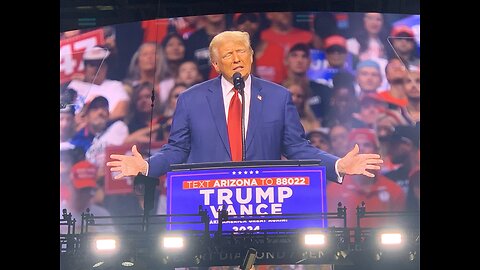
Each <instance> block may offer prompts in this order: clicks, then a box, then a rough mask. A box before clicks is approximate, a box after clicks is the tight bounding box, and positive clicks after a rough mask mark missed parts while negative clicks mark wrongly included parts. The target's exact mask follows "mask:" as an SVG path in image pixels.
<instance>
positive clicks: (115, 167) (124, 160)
mask: <svg viewBox="0 0 480 270" xmlns="http://www.w3.org/2000/svg"><path fill="white" fill-rule="evenodd" d="M132 153H133V156H128V155H116V154H113V155H110V158H112V159H115V160H117V161H110V162H107V166H109V167H111V168H110V171H112V172H120V173H119V174H118V175H116V176H115V177H114V178H115V179H120V178H122V177H125V176H135V175H137V174H138V173H139V172H141V173H144V174H145V173H146V171H147V162H146V161H145V160H144V159H143V157H142V155H141V154H140V153H139V152H138V150H137V146H136V145H134V146H132Z"/></svg>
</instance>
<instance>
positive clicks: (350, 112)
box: [59, 11, 420, 230]
mask: <svg viewBox="0 0 480 270" xmlns="http://www.w3.org/2000/svg"><path fill="white" fill-rule="evenodd" d="M225 30H240V31H244V32H248V33H249V35H250V41H251V47H252V49H253V51H254V60H253V67H252V76H256V77H258V78H262V79H265V80H268V81H271V82H274V83H276V84H279V85H282V86H284V87H285V88H286V89H288V91H290V93H291V98H292V101H293V104H294V105H295V106H296V108H297V111H298V114H299V117H300V120H301V124H302V125H303V128H304V130H305V137H306V139H308V140H309V141H310V143H311V144H312V145H314V146H315V147H318V148H320V149H322V150H324V151H326V152H328V153H331V154H333V155H336V156H338V157H343V156H345V155H346V153H348V152H349V151H350V150H351V149H352V148H353V146H354V145H355V144H358V146H359V149H360V153H380V155H381V157H382V159H383V160H384V163H383V164H382V167H381V170H380V171H379V172H378V173H377V174H376V176H375V177H374V178H368V177H364V176H361V175H347V176H345V177H344V181H343V183H342V184H338V183H335V182H330V181H327V187H326V197H327V199H326V202H327V209H328V211H329V212H336V211H337V207H338V206H339V203H341V206H342V207H343V206H345V207H347V216H348V219H347V220H348V224H347V225H348V227H355V226H356V225H357V224H356V218H355V216H356V207H357V206H359V205H361V204H362V203H364V205H365V207H366V210H367V211H407V210H412V211H417V210H419V205H420V144H419V142H420V139H419V128H420V15H410V14H382V13H348V12H316V11H312V12H253V13H235V14H213V15H201V16H188V17H174V18H161V19H155V20H146V21H138V22H131V23H124V24H115V25H108V26H102V27H95V28H89V29H78V30H71V31H66V32H62V33H60V82H59V84H60V87H59V88H60V211H61V212H62V209H67V211H68V212H70V213H72V215H73V217H75V218H76V219H77V224H79V223H80V222H79V221H80V220H81V213H82V212H84V211H85V210H86V209H87V208H89V210H90V212H91V213H93V214H94V215H95V216H119V215H142V214H143V207H144V197H143V191H142V190H141V189H139V188H138V187H135V186H134V179H133V178H132V177H123V178H121V179H118V180H114V176H115V175H116V174H115V172H111V171H110V168H109V167H107V166H106V162H108V161H109V160H110V155H111V154H127V155H131V154H132V152H131V149H132V146H133V145H136V146H137V148H138V149H139V151H140V153H141V154H142V156H143V157H145V158H146V157H147V156H148V154H149V153H150V154H153V153H155V152H156V151H158V150H159V149H160V147H162V145H163V144H165V143H167V142H168V138H169V132H170V127H171V125H172V118H173V115H174V112H175V108H176V101H177V98H178V96H179V95H180V94H181V93H182V92H184V91H187V90H188V89H189V88H190V87H191V86H193V85H195V84H198V83H201V82H204V81H206V80H210V79H214V78H216V77H218V76H220V75H219V74H218V73H217V72H216V71H215V69H214V68H213V67H212V65H211V63H210V54H209V49H208V47H209V43H210V41H211V39H212V38H213V36H215V35H216V34H218V33H220V32H222V31H225ZM152 93H154V97H155V98H154V101H153V106H152ZM207 139H208V138H207ZM219 143H220V142H219ZM158 183H159V184H158V185H157V186H156V190H155V194H154V209H153V210H152V211H151V214H165V213H166V209H167V208H166V205H167V190H168V188H169V186H168V183H167V182H166V181H165V176H161V177H160V178H159V182H158ZM183 201H184V203H185V204H188V203H189V202H188V200H183ZM386 222H389V221H386V220H382V219H380V218H377V219H368V220H365V223H362V226H367V227H369V226H383V225H384V224H386ZM328 224H329V226H337V225H341V224H335V221H332V222H330V221H329V222H328ZM115 229H117V230H121V228H115Z"/></svg>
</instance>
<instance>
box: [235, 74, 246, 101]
mask: <svg viewBox="0 0 480 270" xmlns="http://www.w3.org/2000/svg"><path fill="white" fill-rule="evenodd" d="M232 80H233V86H234V87H235V89H237V90H238V93H239V94H240V95H242V96H243V89H244V88H245V81H243V78H242V74H240V72H235V73H233V77H232Z"/></svg>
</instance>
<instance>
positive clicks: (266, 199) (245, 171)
mask: <svg viewBox="0 0 480 270" xmlns="http://www.w3.org/2000/svg"><path fill="white" fill-rule="evenodd" d="M167 185H168V188H167V214H195V213H198V209H199V206H201V207H202V208H203V209H204V210H206V211H207V213H208V216H209V218H210V230H211V231H214V230H216V229H217V227H218V215H219V213H218V210H219V209H226V210H227V212H228V214H229V217H228V220H227V221H224V223H223V230H224V231H238V230H265V229H276V230H278V229H300V228H312V227H315V228H323V227H327V220H326V219H318V218H316V219H313V218H312V219H294V218H288V215H289V214H290V215H292V214H293V215H295V214H316V213H322V212H325V213H326V212H327V204H326V194H325V190H326V183H325V167H323V166H268V165H263V166H258V167H254V166H238V167H234V168H219V169H196V170H184V171H172V172H169V173H168V174H167ZM263 215H275V216H273V217H274V218H272V216H270V217H269V218H266V219H263V218H262V217H263ZM277 215H278V216H277ZM247 216H249V218H248V220H246V219H245V218H244V217H247ZM197 219H198V218H197ZM182 221H186V219H185V217H182V218H181V219H180V218H179V217H169V222H171V223H170V224H168V226H167V229H169V230H202V229H203V227H202V224H175V222H182Z"/></svg>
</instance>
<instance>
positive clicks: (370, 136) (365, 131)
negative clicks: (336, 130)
mask: <svg viewBox="0 0 480 270" xmlns="http://www.w3.org/2000/svg"><path fill="white" fill-rule="evenodd" d="M357 136H365V137H366V138H367V140H369V141H370V142H371V143H373V144H374V145H375V146H376V147H378V142H377V135H376V134H375V131H374V130H373V129H370V128H354V129H352V131H350V133H349V134H348V141H350V142H353V141H354V140H355V138H356V137H357Z"/></svg>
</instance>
